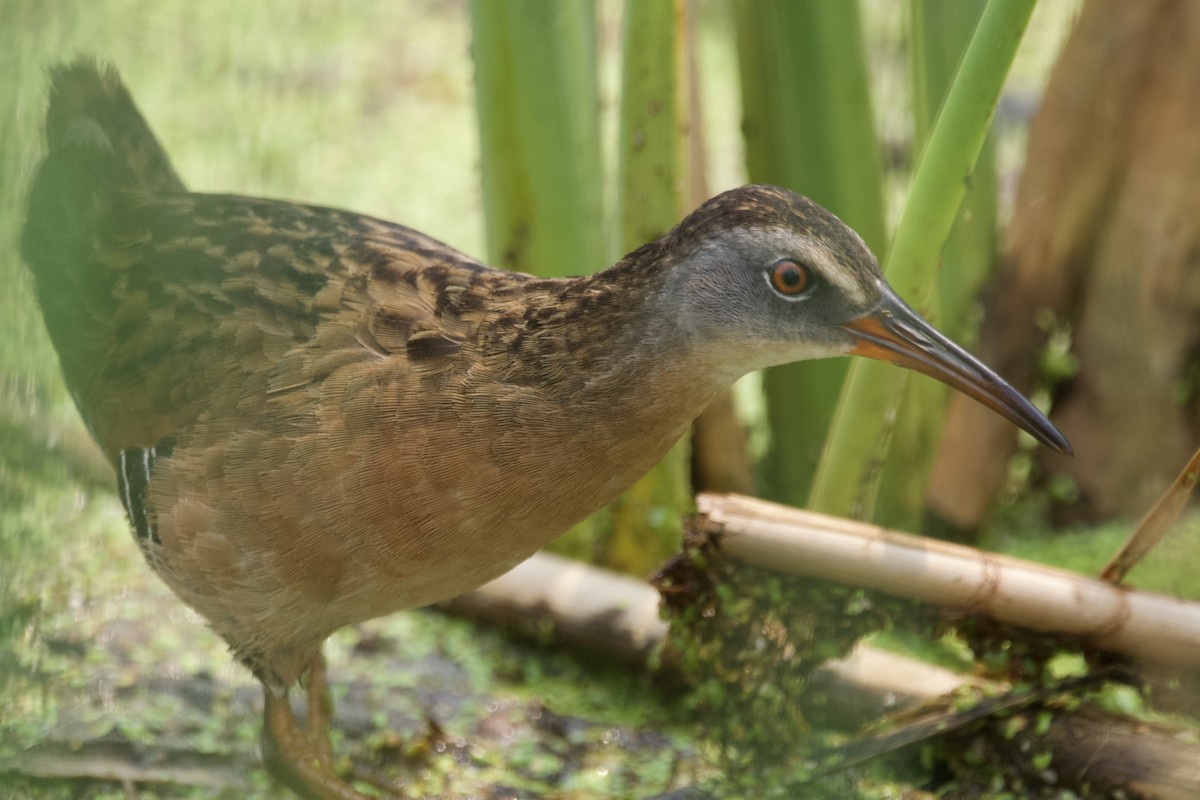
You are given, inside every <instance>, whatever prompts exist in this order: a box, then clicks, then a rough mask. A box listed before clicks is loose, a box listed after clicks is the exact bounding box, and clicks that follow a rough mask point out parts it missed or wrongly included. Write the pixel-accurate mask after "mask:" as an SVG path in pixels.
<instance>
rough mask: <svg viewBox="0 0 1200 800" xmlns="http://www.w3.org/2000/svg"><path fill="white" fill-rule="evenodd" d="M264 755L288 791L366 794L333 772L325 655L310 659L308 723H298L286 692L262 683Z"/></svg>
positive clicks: (351, 798)
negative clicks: (311, 661)
mask: <svg viewBox="0 0 1200 800" xmlns="http://www.w3.org/2000/svg"><path fill="white" fill-rule="evenodd" d="M263 698H264V700H265V702H264V705H263V737H262V749H263V761H265V762H266V764H267V767H268V768H269V769H270V770H271V772H272V773H273V774H274V775H275V776H276V777H277V778H279V779H280V780H281V781H283V782H284V783H286V784H287V785H288V787H290V788H291V789H292V790H293V791H295V792H296V793H298V794H300V795H301V796H302V797H306V798H309V800H369V798H367V797H366V795H363V794H360V793H358V792H356V791H354V790H353V789H352V788H350V786H349V785H347V784H346V783H343V782H342V781H341V780H338V777H337V776H336V775H334V773H333V751H332V749H331V748H330V745H329V736H328V727H329V705H328V703H329V697H328V691H327V688H326V684H325V661H324V659H323V658H322V657H321V656H320V655H319V654H318V656H317V657H316V658H315V659H313V664H312V668H311V673H310V675H309V683H308V704H309V705H308V724H307V725H306V726H305V727H304V728H301V727H300V725H299V723H297V722H296V715H295V714H293V713H292V706H291V704H290V703H289V702H288V699H287V696H286V695H277V694H275V693H274V692H272V691H271V690H270V689H267V688H265V687H264V689H263Z"/></svg>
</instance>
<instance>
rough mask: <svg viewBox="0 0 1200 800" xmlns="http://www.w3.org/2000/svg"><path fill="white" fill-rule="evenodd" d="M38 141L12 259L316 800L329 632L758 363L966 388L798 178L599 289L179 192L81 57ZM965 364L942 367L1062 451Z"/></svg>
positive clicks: (660, 440)
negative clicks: (881, 371) (832, 359)
mask: <svg viewBox="0 0 1200 800" xmlns="http://www.w3.org/2000/svg"><path fill="white" fill-rule="evenodd" d="M47 139H48V143H49V152H48V155H47V158H46V160H45V161H44V162H43V164H42V166H41V167H40V169H39V172H38V174H37V177H36V179H35V183H34V187H33V190H32V192H31V195H30V210H29V216H28V221H27V225H26V228H25V232H24V237H23V241H22V247H23V254H24V256H25V258H26V260H27V261H28V263H29V265H30V267H31V269H32V271H33V273H34V275H35V276H36V279H37V289H38V296H39V299H40V301H41V304H42V308H43V310H44V313H45V318H46V323H47V328H48V329H49V331H50V334H51V336H52V338H53V340H54V344H55V346H56V348H57V350H58V352H59V354H60V357H61V360H62V367H63V372H64V375H65V377H66V380H67V384H68V386H69V387H70V389H71V391H72V393H73V396H74V398H75V401H76V404H77V405H78V407H79V409H80V412H81V413H82V414H83V417H84V419H85V420H86V421H87V423H88V425H89V427H90V428H91V430H92V432H93V433H94V435H95V437H96V439H97V441H98V442H99V443H100V445H101V447H102V448H103V450H104V452H105V453H106V454H107V456H108V457H109V458H110V459H111V460H112V461H113V463H114V465H115V467H116V468H117V470H118V474H119V476H120V490H121V495H122V500H123V502H124V503H125V506H126V509H127V511H128V512H129V516H130V520H131V522H132V524H133V527H134V532H135V535H136V538H137V540H138V544H139V546H140V547H141V549H142V551H143V553H144V554H145V556H146V558H147V560H148V561H149V562H150V564H151V565H152V566H153V567H154V569H155V570H156V571H157V572H158V573H159V574H160V575H161V576H162V577H163V578H164V579H165V580H166V582H167V583H168V584H169V585H170V586H171V588H172V589H173V590H174V591H175V592H176V593H178V594H179V595H180V597H182V598H183V599H184V600H185V601H186V602H187V603H189V604H190V605H192V606H193V607H194V608H196V609H197V610H198V611H199V612H200V613H202V614H203V615H204V616H205V617H206V618H207V619H208V620H209V622H210V623H211V625H212V627H213V629H214V630H216V631H217V632H218V633H219V634H220V635H221V636H223V637H224V638H225V639H226V641H228V642H229V645H230V647H231V649H232V650H233V652H234V653H235V654H236V656H237V657H238V658H239V659H240V660H241V661H243V662H244V663H245V664H246V665H247V666H248V667H249V668H250V669H252V670H253V671H254V673H255V674H256V675H257V676H258V677H259V678H260V679H261V680H262V681H263V683H264V685H265V686H266V687H268V689H269V690H270V692H271V693H273V694H268V708H267V734H268V736H267V740H268V741H267V744H268V753H269V754H270V755H272V756H274V757H275V758H276V759H277V760H278V761H279V762H281V769H282V772H283V773H284V774H285V776H286V777H287V778H288V779H289V782H291V783H292V784H293V785H294V786H296V787H297V788H299V789H300V790H302V791H304V792H306V793H308V794H310V795H312V796H317V797H351V796H353V794H352V793H350V790H349V789H347V788H345V787H344V786H342V785H341V784H339V783H337V781H336V779H334V778H332V773H331V772H330V769H329V754H328V747H327V745H322V744H321V743H320V742H319V741H315V740H314V739H313V738H312V737H309V736H308V735H307V734H304V733H301V732H300V731H299V729H298V728H297V726H296V725H295V721H294V720H293V719H292V718H291V715H290V710H289V709H287V707H286V701H282V702H281V701H280V700H279V697H280V696H282V695H283V694H285V693H286V692H287V690H288V688H289V687H291V686H292V685H293V684H295V682H296V681H297V680H298V679H299V678H300V677H301V676H302V674H303V673H304V672H305V671H306V669H308V668H309V665H310V664H311V665H314V666H315V667H316V668H317V669H320V667H321V662H320V660H319V654H320V648H321V644H322V642H323V641H324V639H325V638H326V637H327V636H328V635H329V634H330V633H331V632H333V631H334V630H336V629H337V628H339V627H341V626H344V625H347V624H350V623H354V622H358V621H361V620H365V619H369V618H371V617H375V616H379V615H381V614H386V613H389V612H392V611H395V610H398V609H403V608H411V607H414V606H419V605H424V604H427V603H431V602H435V601H438V600H441V599H444V598H448V597H451V596H453V595H455V594H458V593H461V592H463V591H465V590H468V589H471V588H473V587H475V586H477V585H479V584H481V583H483V582H484V581H486V580H488V579H489V578H492V577H494V576H496V575H499V574H500V573H502V572H504V571H505V570H507V569H508V568H510V567H511V566H513V565H515V564H516V563H518V562H519V561H521V560H522V559H524V558H526V557H528V556H529V555H530V554H532V553H533V552H534V551H535V550H536V549H537V548H539V547H541V546H542V545H544V544H545V543H547V542H548V541H549V540H550V539H552V538H553V537H555V536H557V535H558V534H559V533H561V532H562V531H563V530H565V529H566V528H567V527H569V526H570V525H571V524H572V523H573V522H575V521H577V520H579V519H581V518H583V517H584V516H585V515H587V514H588V513H590V512H591V511H593V510H595V509H596V508H598V507H600V506H601V505H602V504H604V503H605V502H607V501H608V500H610V499H611V498H613V497H614V496H616V495H617V494H618V493H620V492H621V491H622V490H623V489H624V488H626V487H627V486H629V485H630V484H631V483H632V482H633V481H635V480H636V479H637V478H638V477H640V476H641V475H642V474H644V473H645V472H646V471H647V470H648V469H649V468H650V467H651V466H653V465H654V464H655V463H656V462H657V461H658V460H659V458H661V456H662V454H663V453H664V452H665V451H666V450H667V449H668V448H669V447H670V446H671V445H672V444H673V443H674V442H675V441H676V440H677V439H678V438H679V436H680V435H681V434H682V433H683V432H684V431H685V430H686V428H687V426H688V425H689V424H690V423H691V421H692V419H694V417H695V416H696V415H697V414H698V413H699V412H700V411H701V410H702V409H703V408H704V406H705V405H706V404H707V403H708V402H709V400H710V399H711V398H712V397H713V396H714V395H715V393H716V392H718V391H719V390H720V389H722V388H723V387H726V386H728V385H729V384H730V383H731V382H732V381H733V380H735V379H736V378H737V377H739V376H740V375H742V374H744V373H745V372H747V371H749V370H752V369H756V368H759V367H764V366H768V365H771V364H776V363H782V362H785V361H792V360H797V359H800V358H811V357H822V356H831V355H840V354H845V353H849V352H865V353H867V354H869V355H876V356H882V357H887V358H892V359H895V360H898V361H900V362H902V363H906V364H908V365H910V366H914V367H916V368H919V369H923V370H924V371H932V372H935V373H937V372H938V369H941V370H942V372H946V370H947V369H948V368H946V367H944V366H939V365H942V363H943V361H944V362H946V363H950V362H951V361H953V364H954V366H953V369H954V370H959V372H963V370H967V368H966V367H961V366H960V365H959V362H958V361H954V359H960V360H961V358H963V357H965V358H967V359H969V357H967V356H965V354H963V353H961V351H953V352H950V353H949V355H947V354H946V353H944V352H942V351H938V352H933V351H932V350H931V349H930V348H932V347H933V346H934V345H936V346H938V347H942V346H943V345H945V346H949V347H951V348H952V347H953V346H952V345H946V343H944V342H942V341H941V340H936V339H930V338H929V337H930V336H934V337H936V336H937V335H936V333H930V332H929V331H931V330H932V329H928V330H926V328H927V325H925V323H923V322H921V321H920V320H919V318H916V317H915V315H912V312H911V310H908V309H907V307H904V306H903V304H902V303H900V302H899V300H898V299H896V298H895V297H894V295H892V294H891V293H890V290H889V289H887V287H886V284H885V283H884V282H883V279H882V276H881V274H880V272H879V268H878V266H877V265H876V263H875V261H874V259H873V258H872V257H871V255H870V253H869V252H868V251H867V249H866V248H865V247H864V246H863V244H862V242H861V241H860V240H859V238H858V237H857V236H856V235H855V234H854V233H853V232H852V231H850V230H849V229H848V228H846V227H845V226H844V225H843V224H842V223H841V222H839V221H838V220H837V219H836V218H834V217H833V216H832V215H830V214H829V213H828V212H826V211H824V210H823V209H821V208H819V207H818V206H816V205H815V204H813V203H812V202H810V201H808V200H806V199H804V198H802V197H800V196H798V195H796V194H793V193H791V192H788V191H786V190H782V189H777V188H774V187H766V186H749V187H743V188H742V189H738V190H734V191H732V192H728V193H726V194H723V195H721V196H719V197H717V198H714V199H713V200H711V201H709V202H708V203H706V204H705V205H704V206H702V207H701V208H700V209H698V210H697V211H696V212H695V213H693V214H692V215H690V216H689V217H688V218H687V219H685V220H684V221H683V222H682V223H680V225H679V226H678V227H677V228H675V229H674V230H673V231H671V232H670V233H669V234H667V235H666V236H664V237H663V238H661V239H659V240H657V241H655V242H652V243H650V244H647V245H646V246H644V247H642V248H641V249H639V250H637V251H635V252H633V253H631V254H630V255H629V256H627V257H626V258H625V259H623V260H622V261H620V262H619V263H618V264H616V265H615V266H613V267H612V268H610V269H608V270H605V271H603V272H601V273H598V274H596V275H592V276H586V277H578V278H565V279H556V280H541V279H535V278H532V277H529V276H526V275H520V274H515V273H509V272H502V271H498V270H494V269H490V268H488V267H486V266H484V265H482V264H480V263H478V262H476V261H474V260H472V259H470V258H468V257H467V256H464V255H463V254H461V253H459V252H457V251H455V250H453V249H452V248H450V247H448V246H446V245H444V244H442V243H441V242H438V241H435V240H433V239H431V238H429V237H427V236H424V235H423V234H420V233H417V232H416V231H413V230H410V229H408V228H404V227H402V226H399V225H394V224H391V223H388V222H383V221H381V220H377V219H372V218H369V217H365V216H361V215H357V214H352V213H348V212H344V211H337V210H333V209H328V208H321V207H317V206H308V205H301V204H296V203H286V202H280V201H274V200H260V199H251V198H245V197H236V196H229V195H205V194H193V193H189V192H188V191H187V190H186V188H185V187H184V185H183V183H182V182H181V181H180V180H179V178H178V177H177V176H176V175H175V173H174V171H173V170H172V169H171V166H170V163H169V161H168V160H167V158H166V156H165V155H164V154H163V152H162V150H161V149H160V147H159V145H158V144H157V142H156V141H155V139H154V137H153V135H152V133H151V132H150V130H149V128H148V126H147V125H146V123H145V122H144V121H143V120H142V118H141V116H140V115H139V114H138V112H137V110H136V108H135V107H134V105H133V103H132V101H131V100H130V98H129V96H128V94H127V93H126V91H125V89H124V88H123V87H122V86H121V84H120V81H119V79H118V78H117V76H116V74H115V73H114V72H112V71H111V70H100V69H98V68H96V67H95V66H94V65H93V64H91V63H89V62H87V61H79V62H76V63H74V64H72V65H70V66H66V67H61V68H59V69H57V70H56V71H55V72H54V80H53V86H52V91H51V102H50V108H49V111H48V114H47ZM780 264H783V265H785V266H788V269H792V268H794V270H793V271H792V272H789V273H788V274H787V275H782V276H776V275H775V272H773V270H777V269H778V268H779V265H780ZM797 265H799V266H797ZM777 279H778V280H780V281H783V283H778V282H776V283H774V284H773V281H776V280H777ZM801 280H802V281H803V283H802V284H801V283H797V284H796V286H792V285H789V284H788V283H787V281H796V282H799V281H801ZM797 286H798V287H799V289H797V288H796V287H797ZM897 319H898V320H900V322H901V323H902V324H903V325H906V326H907V327H906V328H904V329H903V330H900V329H896V330H899V333H897V332H895V330H892V329H891V328H889V329H888V330H884V329H883V328H880V327H879V326H880V325H883V326H884V327H887V326H888V325H893V323H894V322H895V320H897ZM864 320H866V322H865V323H864V322H863V321H864ZM880 320H883V322H882V323H881V322H880ZM921 326H925V327H921ZM914 330H915V331H916V332H915V333H913V331H914ZM881 331H882V332H881ZM889 331H891V332H889ZM901 339H903V341H901ZM895 342H901V344H900V345H896V344H895ZM931 342H932V344H931ZM901 345H902V346H901ZM918 351H919V352H918ZM931 353H932V355H931ZM939 353H940V355H939ZM938 358H941V359H942V361H938V360H937V359H938ZM931 360H932V361H933V362H936V363H934V365H933V367H930V365H929V362H930V361H931ZM968 366H969V368H970V369H969V370H967V372H968V373H969V374H968V375H967V377H963V374H958V373H955V374H951V375H949V376H948V377H947V375H945V374H942V373H938V374H940V375H941V376H942V377H943V378H945V379H948V380H950V381H951V382H955V381H957V385H960V386H961V387H965V388H966V389H967V390H968V391H972V392H974V393H975V394H976V396H983V399H985V401H989V402H994V403H996V404H998V405H997V407H999V408H1000V410H1001V411H1002V413H1006V414H1008V415H1009V416H1010V418H1014V419H1017V421H1018V422H1020V423H1021V424H1023V425H1026V426H1027V427H1031V428H1032V429H1033V430H1034V431H1035V433H1036V434H1037V435H1040V436H1041V437H1042V438H1043V440H1045V441H1049V442H1051V443H1052V444H1057V443H1058V442H1057V440H1055V439H1054V436H1056V435H1057V432H1053V429H1052V427H1049V423H1046V422H1045V421H1044V419H1041V418H1040V417H1039V416H1037V415H1036V412H1034V411H1031V410H1030V408H1028V407H1027V403H1026V404H1025V405H1021V404H1020V403H1021V402H1024V401H1023V400H1021V401H1020V402H1018V401H1017V400H1014V399H1012V397H1009V396H1008V395H1004V396H1003V397H1002V398H1001V399H999V400H997V399H995V397H994V396H996V397H999V396H1000V395H1001V394H1003V392H1001V390H1000V389H998V388H997V387H996V386H995V385H993V384H992V383H989V381H992V380H993V379H994V376H992V375H991V374H990V373H987V372H986V370H984V371H983V372H982V373H980V372H978V370H976V366H975V365H974V364H973V362H972V363H971V364H968ZM970 370H976V371H975V372H970ZM951 371H953V370H951ZM964 374H965V373H964ZM995 380H996V381H998V379H995ZM977 384H978V385H977ZM981 386H982V388H980V387H981ZM1007 391H1009V392H1011V390H1007ZM320 676H321V677H323V672H321V673H320ZM318 716H319V715H318ZM314 724H316V725H317V727H319V721H318V723H310V727H312V725H314Z"/></svg>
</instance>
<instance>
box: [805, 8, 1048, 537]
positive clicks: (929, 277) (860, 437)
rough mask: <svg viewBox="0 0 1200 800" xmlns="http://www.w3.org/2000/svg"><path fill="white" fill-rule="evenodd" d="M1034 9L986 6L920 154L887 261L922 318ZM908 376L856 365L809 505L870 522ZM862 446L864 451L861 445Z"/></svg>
mask: <svg viewBox="0 0 1200 800" xmlns="http://www.w3.org/2000/svg"><path fill="white" fill-rule="evenodd" d="M1034 2H1035V0H992V2H990V3H989V4H988V7H987V9H985V11H984V13H983V17H982V18H981V19H980V23H979V27H978V28H977V30H976V32H975V35H974V36H973V37H972V39H971V44H970V46H969V47H968V48H967V52H966V54H965V55H964V57H963V62H962V65H961V66H960V68H959V71H958V75H957V76H956V78H955V81H954V84H953V85H952V86H951V88H950V91H949V93H948V94H947V97H946V102H945V104H944V105H943V107H942V112H941V114H940V115H939V117H938V121H937V123H936V125H935V126H934V129H933V132H932V134H931V135H930V138H929V142H928V143H927V145H926V146H925V148H924V150H923V152H922V154H921V158H920V161H919V162H918V167H917V171H916V175H915V176H914V179H913V186H912V190H911V191H910V193H909V199H908V203H907V205H906V206H905V209H904V214H903V216H902V218H901V220H900V225H899V226H898V227H897V229H896V236H895V239H894V241H893V243H892V248H891V251H890V253H889V256H888V259H887V275H888V279H889V281H890V282H891V284H892V286H893V287H895V289H896V291H897V292H898V293H899V294H900V296H901V297H904V298H906V299H907V300H908V302H909V303H910V304H911V305H913V306H914V307H915V308H917V310H919V311H922V310H924V311H928V304H929V300H930V297H931V294H932V292H933V290H934V278H935V270H936V267H937V255H938V252H939V251H940V250H941V248H942V245H943V244H944V242H945V241H946V236H947V235H948V234H949V232H950V228H951V226H952V225H953V223H954V218H955V216H956V215H957V213H958V209H959V206H960V204H961V202H962V198H963V194H964V192H965V190H966V186H967V183H968V182H969V180H970V176H971V171H972V169H973V167H974V164H975V161H976V159H977V157H978V155H979V151H980V149H981V148H982V147H983V141H984V138H985V136H986V135H987V130H988V127H989V125H990V123H991V118H992V114H993V113H994V111H995V107H996V102H997V100H998V99H999V97H1000V90H1001V88H1002V86H1003V84H1004V78H1005V76H1006V75H1007V74H1008V69H1009V66H1010V65H1011V64H1012V59H1013V57H1014V56H1015V54H1016V50H1017V46H1018V45H1019V44H1020V41H1021V34H1022V33H1023V32H1024V30H1025V26H1026V24H1027V23H1028V21H1029V15H1030V14H1031V13H1032V11H1033V5H1034ZM907 378H908V376H907V373H905V372H904V371H901V370H897V369H896V368H895V367H893V366H891V365H888V364H883V363H880V362H874V361H867V360H864V359H857V360H855V361H854V362H853V364H852V366H851V368H850V371H849V374H848V376H847V380H846V383H845V385H844V386H843V389H842V398H841V401H840V402H839V404H838V408H837V411H836V412H835V413H834V418H833V428H832V430H831V432H830V435H829V438H828V439H827V440H826V444H825V453H824V455H823V456H822V459H821V463H820V464H819V465H818V468H817V475H816V478H815V479H814V482H813V491H812V494H811V495H810V498H809V506H810V507H811V508H813V509H815V510H819V511H824V512H827V513H832V514H841V515H848V516H855V517H859V518H867V517H869V516H871V514H872V513H873V510H874V506H875V499H876V495H877V491H878V487H879V475H880V469H879V465H880V464H881V463H882V462H883V459H884V457H885V456H886V454H887V450H888V445H889V443H890V438H891V433H892V429H893V426H894V423H895V418H896V407H897V404H898V402H899V400H900V397H901V395H902V393H903V391H904V386H905V383H906V381H907ZM863 442H868V443H869V446H868V447H863V446H862V443H863Z"/></svg>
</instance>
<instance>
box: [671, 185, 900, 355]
mask: <svg viewBox="0 0 1200 800" xmlns="http://www.w3.org/2000/svg"><path fill="white" fill-rule="evenodd" d="M741 193H745V194H749V195H751V196H750V197H746V198H742V197H741V196H740V194H741ZM760 195H763V196H760ZM710 203H712V204H713V205H714V206H715V208H709V207H708V206H707V205H706V206H705V207H702V208H701V209H700V210H698V211H697V212H696V213H695V214H693V215H692V217H689V218H688V219H687V220H685V221H684V222H683V223H681V225H680V227H679V228H678V229H677V230H676V233H677V234H679V235H683V234H684V233H686V232H687V231H689V230H696V229H698V228H699V226H700V225H702V224H707V226H708V227H707V229H705V230H704V235H703V236H693V237H691V241H692V242H693V246H691V247H689V248H680V250H681V251H682V252H680V253H679V259H678V261H676V263H675V265H674V267H673V268H672V270H671V273H672V274H671V276H670V279H669V281H668V287H667V292H666V293H665V296H666V297H672V296H673V297H676V298H678V302H679V307H678V308H677V309H676V310H675V313H674V318H675V319H676V321H677V323H678V325H679V326H680V328H681V329H682V331H683V332H684V333H685V335H686V336H687V338H688V339H689V340H690V343H691V345H692V346H693V348H694V350H695V351H696V352H698V353H701V354H702V355H703V357H704V359H705V360H706V361H709V363H710V365H711V366H712V367H713V368H715V369H720V370H722V371H728V372H729V373H734V374H738V375H740V374H744V373H746V372H749V371H751V370H755V369H761V368H763V367H768V366H773V365H776V364H783V363H789V362H792V361H799V360H803V359H810V358H825V357H829V356H838V355H845V354H846V353H848V352H849V351H850V348H851V346H852V345H853V344H854V340H853V338H852V336H851V335H850V333H849V332H848V331H847V330H846V329H845V328H844V327H842V326H843V324H844V323H846V322H848V321H849V320H852V319H854V318H856V317H860V316H862V315H863V314H864V313H866V312H868V311H869V310H871V309H872V308H874V307H875V306H876V305H877V304H878V303H879V301H880V298H881V295H882V292H883V287H884V285H885V284H883V276H882V274H881V272H880V270H879V265H878V263H877V262H876V261H875V258H874V256H872V255H871V253H870V251H869V250H868V249H867V247H866V245H865V244H864V243H863V241H862V239H860V238H859V236H858V235H857V234H856V233H854V232H853V231H852V230H851V229H850V228H848V227H847V226H845V225H844V224H843V223H842V222H841V221H840V220H838V219H837V218H836V217H834V216H833V215H832V214H830V213H829V212H827V211H825V210H824V209H822V208H820V207H818V206H816V205H815V204H813V203H811V202H810V201H808V200H806V199H805V198H802V197H799V196H798V195H793V194H791V193H790V192H784V191H783V190H780V189H774V188H773V187H772V188H771V189H770V190H768V189H767V188H766V187H744V188H743V189H740V190H735V192H730V193H727V194H726V195H722V196H720V197H719V198H716V199H715V200H714V201H710ZM731 204H733V205H732V208H731V207H730V206H731ZM697 217H699V218H700V219H696V218H697ZM705 217H707V218H708V219H707V220H706V219H705Z"/></svg>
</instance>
